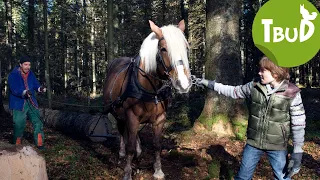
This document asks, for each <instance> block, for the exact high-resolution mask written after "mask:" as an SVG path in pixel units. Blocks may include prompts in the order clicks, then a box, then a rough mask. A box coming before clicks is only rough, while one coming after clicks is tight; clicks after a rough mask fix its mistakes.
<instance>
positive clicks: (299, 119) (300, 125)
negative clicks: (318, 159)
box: [290, 93, 306, 153]
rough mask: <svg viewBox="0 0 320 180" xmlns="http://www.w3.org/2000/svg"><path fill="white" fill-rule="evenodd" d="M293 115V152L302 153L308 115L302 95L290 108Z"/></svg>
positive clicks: (297, 96)
mask: <svg viewBox="0 0 320 180" xmlns="http://www.w3.org/2000/svg"><path fill="white" fill-rule="evenodd" d="M290 115H291V129H292V136H293V137H292V141H293V147H294V149H293V152H294V153H302V152H303V149H302V147H303V144H304V134H305V130H304V128H305V127H306V115H305V111H304V107H303V103H302V99H301V94H300V93H297V95H296V97H295V98H294V99H293V101H292V103H291V106H290Z"/></svg>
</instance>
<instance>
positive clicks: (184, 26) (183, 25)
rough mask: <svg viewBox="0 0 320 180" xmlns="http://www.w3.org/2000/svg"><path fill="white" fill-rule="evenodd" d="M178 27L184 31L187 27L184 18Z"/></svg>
mask: <svg viewBox="0 0 320 180" xmlns="http://www.w3.org/2000/svg"><path fill="white" fill-rule="evenodd" d="M178 28H179V29H180V30H181V31H182V32H184V30H185V28H186V25H185V24H184V19H182V20H181V21H180V22H179V24H178Z"/></svg>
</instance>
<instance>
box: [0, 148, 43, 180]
mask: <svg viewBox="0 0 320 180" xmlns="http://www.w3.org/2000/svg"><path fill="white" fill-rule="evenodd" d="M0 167H1V168H0V180H15V179H32V180H47V179H48V175H47V170H46V162H45V160H44V158H43V157H42V156H40V155H38V153H37V152H36V151H35V150H34V149H33V148H32V147H31V146H15V145H11V144H8V143H4V142H0Z"/></svg>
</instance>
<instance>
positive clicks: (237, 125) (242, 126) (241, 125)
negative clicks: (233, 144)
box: [232, 120, 248, 141]
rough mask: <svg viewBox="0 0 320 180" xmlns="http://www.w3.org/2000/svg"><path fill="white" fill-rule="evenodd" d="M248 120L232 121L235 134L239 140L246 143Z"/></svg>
mask: <svg viewBox="0 0 320 180" xmlns="http://www.w3.org/2000/svg"><path fill="white" fill-rule="evenodd" d="M247 122H248V121H246V120H234V121H232V126H233V129H234V134H235V135H236V139H237V140H241V141H244V140H245V138H246V132H247V126H248V124H247Z"/></svg>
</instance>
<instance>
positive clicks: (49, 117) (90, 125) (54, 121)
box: [4, 105, 117, 142]
mask: <svg viewBox="0 0 320 180" xmlns="http://www.w3.org/2000/svg"><path fill="white" fill-rule="evenodd" d="M4 107H5V109H6V110H7V111H9V110H8V106H6V105H5V106H4ZM40 118H41V121H42V122H43V123H44V125H45V127H49V128H53V129H56V130H58V131H61V132H64V133H67V134H71V135H74V136H76V137H82V138H84V137H87V138H89V139H90V140H91V141H93V142H102V141H105V140H106V137H116V136H115V135H114V134H116V132H117V131H116V123H115V120H114V119H113V117H112V115H108V116H107V115H102V114H97V115H91V114H87V113H78V112H67V111H59V110H51V109H44V108H40Z"/></svg>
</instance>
